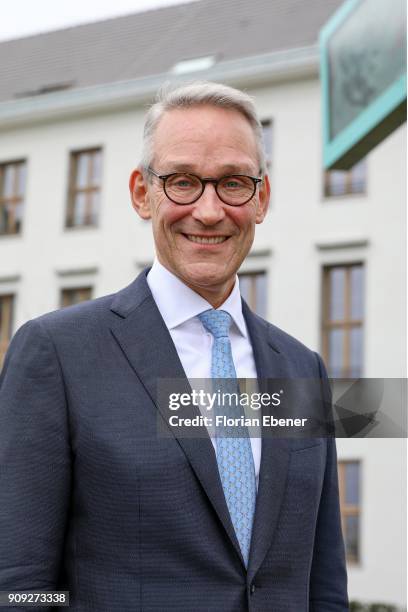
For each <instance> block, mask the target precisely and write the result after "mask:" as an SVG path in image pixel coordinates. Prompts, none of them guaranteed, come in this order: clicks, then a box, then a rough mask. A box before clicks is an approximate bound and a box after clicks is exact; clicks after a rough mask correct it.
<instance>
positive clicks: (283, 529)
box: [0, 273, 348, 612]
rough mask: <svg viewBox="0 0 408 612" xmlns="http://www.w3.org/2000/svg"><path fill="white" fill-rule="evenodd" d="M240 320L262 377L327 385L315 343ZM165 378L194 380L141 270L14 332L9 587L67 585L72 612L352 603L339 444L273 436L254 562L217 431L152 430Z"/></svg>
mask: <svg viewBox="0 0 408 612" xmlns="http://www.w3.org/2000/svg"><path fill="white" fill-rule="evenodd" d="M244 316H245V319H246V323H247V326H248V330H249V333H250V337H251V340H252V345H253V350H254V356H255V361H256V367H257V372H258V376H259V377H261V378H273V377H280V378H285V377H286V378H290V377H298V376H302V377H315V378H316V377H321V378H322V380H323V385H322V388H323V389H325V388H326V382H327V381H326V379H325V372H324V367H323V365H322V363H321V361H320V359H319V357H318V356H317V355H316V354H315V353H313V352H311V351H309V350H308V349H306V348H305V347H304V346H303V345H301V344H300V343H299V342H297V341H296V340H294V339H293V338H291V337H290V336H288V335H287V334H285V333H283V332H282V331H280V330H279V329H277V328H276V327H274V326H272V325H270V324H268V323H267V322H265V321H264V320H262V319H260V318H259V317H257V316H256V315H254V314H253V313H251V312H250V311H249V309H248V307H247V306H246V305H245V304H244ZM159 377H166V378H179V379H181V380H184V381H185V383H186V385H187V381H186V379H185V374H184V371H183V369H182V366H181V363H180V360H179V358H178V355H177V352H176V349H175V347H174V344H173V342H172V340H171V337H170V335H169V332H168V330H167V328H166V326H165V324H164V322H163V320H162V318H161V316H160V313H159V311H158V309H157V307H156V304H155V302H154V300H153V298H152V295H151V293H150V290H149V288H148V285H147V282H146V276H145V273H142V274H141V275H140V276H139V277H138V278H137V279H136V280H135V281H134V282H133V283H132V284H131V285H130V286H129V287H127V288H125V289H123V290H122V291H120V292H119V293H117V294H116V295H113V296H107V297H104V298H101V299H97V300H94V301H92V302H87V303H84V304H80V305H78V306H74V307H72V308H67V309H65V310H61V311H57V312H54V313H51V314H48V315H45V316H43V317H40V318H38V319H36V320H33V321H31V322H29V323H27V324H25V325H23V326H22V328H21V329H20V330H19V331H18V332H17V334H16V335H15V337H14V339H13V341H12V343H11V346H10V349H9V351H8V354H7V358H6V361H5V365H4V368H3V372H2V375H1V378H0V590H7V589H10V590H17V589H26V590H29V589H37V590H38V589H66V590H69V591H70V593H71V608H70V609H71V610H73V611H75V612H90V611H95V612H116V611H117V612H137V611H142V610H143V611H144V612H153V611H163V612H166V611H175V612H176V611H177V612H204V611H207V612H220V611H222V612H244V611H247V610H251V611H254V612H255V611H257V612H268V611H270V612H306V611H307V610H310V611H311V612H346V610H348V604H347V594H346V574H345V562H344V547H343V541H342V537H341V530H340V519H339V505H338V486H337V472H336V451H335V444H334V441H333V440H332V439H330V438H320V439H309V440H288V439H274V440H272V439H264V440H263V446H262V459H261V468H260V482H259V492H258V497H257V505H256V515H255V522H254V528H253V539H252V545H251V552H250V561H249V567H248V571H246V569H245V567H244V564H243V560H242V556H241V553H240V549H239V545H238V542H237V538H236V536H235V533H234V529H233V526H232V523H231V520H230V517H229V513H228V510H227V506H226V502H225V499H224V495H223V490H222V485H221V483H220V479H219V475H218V469H217V463H216V458H215V453H214V450H213V447H212V444H211V441H210V439H209V438H208V437H207V438H203V439H200V440H196V439H195V440H194V439H179V440H177V439H176V438H175V437H173V436H171V437H168V438H163V437H158V435H157V416H158V413H157V411H161V410H164V407H163V406H162V405H161V404H160V402H159V401H158V400H157V390H156V386H157V385H156V383H157V380H158V378H159ZM324 393H325V391H323V394H324ZM4 609H6V608H4ZM11 609H13V610H14V609H16V608H10V610H11ZM38 609H41V608H38ZM49 609H50V608H48V610H49Z"/></svg>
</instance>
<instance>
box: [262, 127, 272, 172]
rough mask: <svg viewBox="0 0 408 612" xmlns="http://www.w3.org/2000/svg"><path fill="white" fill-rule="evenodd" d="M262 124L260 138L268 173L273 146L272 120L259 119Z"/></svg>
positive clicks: (270, 166)
mask: <svg viewBox="0 0 408 612" xmlns="http://www.w3.org/2000/svg"><path fill="white" fill-rule="evenodd" d="M261 125H262V139H263V146H264V151H265V161H266V168H267V171H268V173H270V172H271V168H272V147H273V140H272V136H273V132H272V121H271V120H270V119H264V120H263V121H261Z"/></svg>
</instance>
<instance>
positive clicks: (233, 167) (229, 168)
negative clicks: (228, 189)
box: [166, 162, 257, 176]
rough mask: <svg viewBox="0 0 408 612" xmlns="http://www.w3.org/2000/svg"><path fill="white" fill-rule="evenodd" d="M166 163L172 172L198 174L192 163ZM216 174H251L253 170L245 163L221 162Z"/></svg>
mask: <svg viewBox="0 0 408 612" xmlns="http://www.w3.org/2000/svg"><path fill="white" fill-rule="evenodd" d="M166 165H168V167H169V168H171V171H172V172H187V173H189V174H200V172H199V171H198V169H197V167H196V166H194V165H193V164H189V163H183V162H180V163H177V162H174V163H170V164H166ZM217 174H219V175H220V176H226V175H228V174H248V175H250V176H252V175H253V171H252V169H251V168H250V167H249V166H248V165H246V164H243V165H238V164H223V165H222V166H220V168H219V169H218V172H217ZM256 174H257V173H256Z"/></svg>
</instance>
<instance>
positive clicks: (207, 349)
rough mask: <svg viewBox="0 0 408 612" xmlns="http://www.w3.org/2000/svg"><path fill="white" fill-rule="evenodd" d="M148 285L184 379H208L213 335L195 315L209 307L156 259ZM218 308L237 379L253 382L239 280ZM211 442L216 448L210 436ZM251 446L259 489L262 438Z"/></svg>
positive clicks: (205, 301) (252, 362)
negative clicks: (226, 319) (226, 322)
mask: <svg viewBox="0 0 408 612" xmlns="http://www.w3.org/2000/svg"><path fill="white" fill-rule="evenodd" d="M147 283H148V285H149V287H150V290H151V292H152V295H153V298H154V301H155V302H156V304H157V307H158V309H159V311H160V314H161V316H162V317H163V319H164V322H165V324H166V326H167V329H168V330H169V332H170V335H171V337H172V339H173V342H174V345H175V347H176V350H177V353H178V356H179V358H180V361H181V364H182V366H183V368H184V371H185V373H186V376H187V378H189V379H194V378H211V351H212V343H213V336H212V334H210V332H208V331H207V330H206V329H205V328H204V326H203V324H202V323H201V321H200V319H199V318H198V316H197V315H199V314H200V313H201V312H204V311H205V310H208V309H209V308H212V306H211V304H210V303H209V302H207V300H205V299H204V298H202V297H201V296H200V295H199V294H198V293H196V292H195V291H193V290H192V289H190V288H189V287H187V285H185V284H184V283H183V282H182V281H181V280H180V279H179V278H177V276H175V275H174V274H172V273H171V272H170V271H169V270H167V268H165V267H164V266H162V264H161V263H160V262H159V261H158V260H157V259H155V261H154V263H153V267H152V269H151V270H150V272H149V274H148V276H147ZM219 308H220V310H225V311H227V312H228V313H229V314H230V315H231V318H232V324H231V328H230V340H231V349H232V357H233V360H234V365H235V371H236V373H237V377H238V378H252V379H256V378H257V373H256V367H255V360H254V355H253V352H252V346H251V342H250V339H249V334H248V330H247V327H246V324H245V319H244V316H243V314H242V304H241V294H240V292H239V280H238V277H237V278H236V282H235V285H234V288H233V290H232V292H231V294H230V295H229V297H228V298H227V299H226V300H225V302H224V303H223V304H222V305H221V306H220V307H219ZM211 441H212V443H213V445H214V448H215V444H216V442H215V439H214V438H213V437H212V438H211ZM251 447H252V454H253V458H254V466H255V476H256V483H257V486H258V481H259V467H260V463H261V438H260V437H251Z"/></svg>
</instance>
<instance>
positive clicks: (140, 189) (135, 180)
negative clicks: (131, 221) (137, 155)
mask: <svg viewBox="0 0 408 612" xmlns="http://www.w3.org/2000/svg"><path fill="white" fill-rule="evenodd" d="M147 187H148V185H147V179H145V177H144V176H143V172H142V171H141V170H140V169H139V168H136V170H133V172H132V174H131V175H130V179H129V189H130V197H131V199H132V206H133V208H134V209H135V211H136V212H137V214H138V215H139V216H140V217H141V218H142V219H151V216H152V215H151V210H150V198H149V194H148V191H147Z"/></svg>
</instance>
